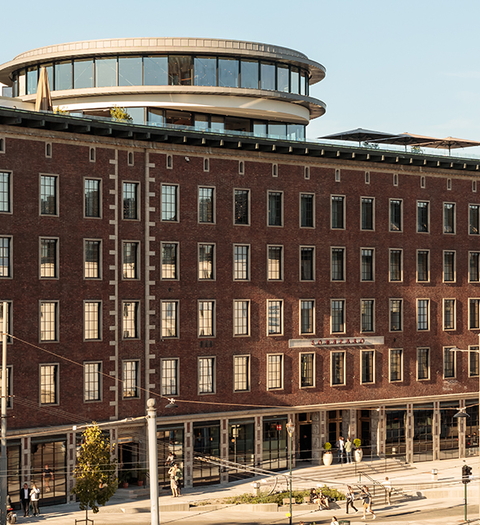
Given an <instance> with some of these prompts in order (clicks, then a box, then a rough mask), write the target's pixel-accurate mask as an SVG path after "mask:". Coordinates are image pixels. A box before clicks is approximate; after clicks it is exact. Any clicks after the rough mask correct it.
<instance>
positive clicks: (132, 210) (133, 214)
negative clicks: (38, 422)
mask: <svg viewBox="0 0 480 525" xmlns="http://www.w3.org/2000/svg"><path fill="white" fill-rule="evenodd" d="M127 185H129V186H131V187H132V188H135V192H134V198H133V199H127V198H126V195H127V191H126V189H127ZM129 200H133V204H134V206H133V207H132V206H130V204H128V205H127V201H129ZM140 205H141V195H140V182H138V181H134V180H123V181H122V219H123V220H124V221H139V220H140V218H141V214H140Z"/></svg>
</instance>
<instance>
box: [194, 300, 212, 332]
mask: <svg viewBox="0 0 480 525" xmlns="http://www.w3.org/2000/svg"><path fill="white" fill-rule="evenodd" d="M198 335H199V337H213V336H214V335H215V301H198Z"/></svg>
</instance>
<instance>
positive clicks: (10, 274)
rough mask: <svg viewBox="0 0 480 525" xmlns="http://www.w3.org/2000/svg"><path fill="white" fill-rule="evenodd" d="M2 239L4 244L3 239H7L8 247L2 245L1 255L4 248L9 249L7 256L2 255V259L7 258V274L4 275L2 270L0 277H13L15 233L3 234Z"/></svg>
mask: <svg viewBox="0 0 480 525" xmlns="http://www.w3.org/2000/svg"><path fill="white" fill-rule="evenodd" d="M0 240H1V241H2V244H3V240H5V241H6V247H3V246H2V247H0V255H2V254H3V250H6V251H7V255H6V257H3V256H2V259H7V264H6V266H4V267H3V268H6V272H7V274H6V275H3V271H4V270H2V271H1V272H0V279H12V278H13V235H3V234H2V235H1V236H0Z"/></svg>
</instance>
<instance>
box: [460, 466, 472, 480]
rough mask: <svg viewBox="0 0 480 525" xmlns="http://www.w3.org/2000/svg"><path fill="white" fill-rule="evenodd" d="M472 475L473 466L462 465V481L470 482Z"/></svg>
mask: <svg viewBox="0 0 480 525" xmlns="http://www.w3.org/2000/svg"><path fill="white" fill-rule="evenodd" d="M471 477H472V467H469V466H468V465H463V467H462V483H463V484H467V483H470V479H471Z"/></svg>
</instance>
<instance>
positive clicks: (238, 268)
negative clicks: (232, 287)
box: [232, 243, 251, 282]
mask: <svg viewBox="0 0 480 525" xmlns="http://www.w3.org/2000/svg"><path fill="white" fill-rule="evenodd" d="M238 248H244V249H245V251H246V254H245V255H246V257H245V262H244V263H242V262H241V261H242V259H238V258H237V249H238ZM250 252H251V250H250V244H243V243H234V244H233V254H232V257H233V264H232V270H233V275H232V279H233V280H234V281H240V282H241V281H250ZM239 275H240V277H239ZM242 276H243V277H242Z"/></svg>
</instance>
